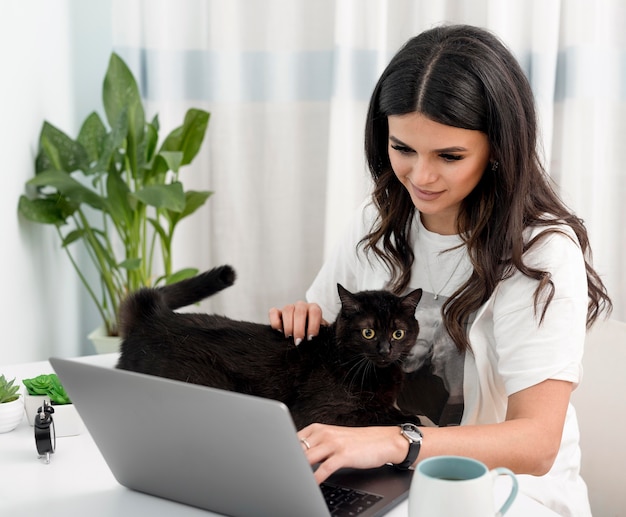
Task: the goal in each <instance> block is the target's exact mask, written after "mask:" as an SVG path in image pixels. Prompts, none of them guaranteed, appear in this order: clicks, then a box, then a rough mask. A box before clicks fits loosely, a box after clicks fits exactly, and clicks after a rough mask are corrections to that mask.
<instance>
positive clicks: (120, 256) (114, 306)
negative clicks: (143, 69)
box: [18, 53, 212, 335]
mask: <svg viewBox="0 0 626 517" xmlns="http://www.w3.org/2000/svg"><path fill="white" fill-rule="evenodd" d="M102 99H103V105H104V111H105V113H106V120H107V122H108V125H109V128H107V127H106V126H105V124H104V122H103V121H102V119H101V118H100V116H99V115H98V114H97V113H96V112H95V111H94V112H93V113H91V114H90V115H89V116H88V117H87V118H86V119H85V121H84V122H83V124H82V126H81V128H80V131H79V133H78V136H77V138H76V139H72V138H70V137H69V136H67V135H66V134H65V133H63V132H62V131H61V130H59V129H57V128H56V127H54V126H53V125H52V124H50V123H48V122H47V121H44V123H43V127H42V129H41V133H40V136H39V150H38V154H37V157H36V159H35V177H34V178H32V179H30V180H29V181H28V182H27V184H26V189H27V194H28V195H22V196H20V199H19V204H18V211H19V213H20V214H22V216H24V217H25V218H27V219H28V220H30V221H34V222H36V223H42V224H51V225H54V226H55V227H56V230H57V233H58V235H59V237H60V239H61V246H62V248H63V249H64V250H65V251H66V253H67V255H68V256H69V258H70V260H71V262H72V265H73V267H74V269H75V270H76V272H77V273H78V275H79V277H80V279H81V281H82V283H83V285H84V286H85V288H86V289H87V291H88V293H89V296H90V297H91V298H92V299H93V301H94V302H95V304H96V306H97V308H98V311H99V313H100V316H101V318H102V321H103V323H104V325H105V326H106V330H107V333H108V334H109V335H116V334H117V310H118V306H119V303H120V301H121V300H122V299H123V298H124V297H125V296H126V295H127V294H128V293H129V292H132V291H135V290H137V289H139V288H140V287H144V286H154V285H159V284H163V283H172V282H176V281H178V280H181V279H183V278H188V277H191V276H193V275H195V274H196V273H197V269H194V268H185V269H182V270H180V271H177V272H174V271H172V239H173V237H174V231H175V229H176V227H177V225H178V224H179V223H180V221H181V220H182V219H184V218H185V217H187V216H189V215H191V214H192V213H194V212H195V211H196V210H197V209H198V208H200V207H201V206H202V205H203V204H204V203H205V202H206V200H207V199H208V198H209V196H210V195H211V194H212V192H210V191H193V190H187V191H185V190H184V189H183V184H182V182H181V181H180V178H179V172H180V169H181V167H183V166H185V165H188V164H189V163H191V161H192V160H193V159H194V158H195V156H196V155H197V153H198V151H199V150H200V147H201V144H202V141H203V139H204V135H205V132H206V129H207V126H208V122H209V113H208V112H206V111H202V110H199V109H193V108H192V109H189V110H188V111H187V113H186V115H185V118H184V121H183V124H182V125H181V126H180V127H178V128H176V129H174V130H173V131H171V132H170V133H169V135H168V136H167V137H166V138H165V139H164V141H163V142H162V144H161V145H160V147H159V146H158V141H159V120H158V115H156V116H155V117H154V118H153V119H152V120H151V121H149V122H148V121H147V120H145V115H144V108H143V104H142V101H141V96H140V94H139V89H138V87H137V83H136V81H135V78H134V77H133V75H132V73H131V71H130V70H129V69H128V67H127V66H126V64H125V63H124V61H123V60H122V59H121V58H120V57H119V56H118V55H117V54H115V53H113V54H111V58H110V60H109V65H108V69H107V72H106V75H105V78H104V84H103V90H102ZM75 242H82V244H83V245H84V246H85V248H86V250H87V255H88V257H89V261H88V262H87V267H89V265H90V264H93V265H94V266H95V269H96V272H97V274H96V277H97V278H96V280H95V281H94V280H91V281H90V280H89V279H88V278H90V275H89V273H88V272H87V271H85V270H83V267H84V265H83V264H81V263H80V261H79V260H77V257H76V256H75V254H73V253H71V252H70V245H72V244H73V243H75ZM73 249H74V248H73ZM157 257H160V266H161V267H162V270H160V273H159V274H157V273H156V272H155V267H154V266H155V265H156V261H157V260H158V258H157ZM92 284H93V285H92Z"/></svg>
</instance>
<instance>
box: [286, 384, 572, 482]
mask: <svg viewBox="0 0 626 517" xmlns="http://www.w3.org/2000/svg"><path fill="white" fill-rule="evenodd" d="M571 391H572V383H570V382H565V381H557V380H546V381H544V382H541V383H539V384H537V385H535V386H532V387H530V388H527V389H525V390H522V391H520V392H518V393H515V394H513V395H511V396H510V397H509V399H508V410H507V415H506V421H504V422H502V423H499V424H488V425H473V426H461V427H442V428H436V427H423V428H422V431H423V434H424V441H423V443H422V447H421V449H420V453H419V456H418V460H417V461H418V462H419V461H420V460H423V459H425V458H428V457H431V456H438V455H443V454H445V455H449V454H451V455H459V456H468V457H472V458H475V459H477V460H480V461H482V462H483V463H485V464H486V465H487V466H488V467H489V468H494V467H508V468H510V469H511V470H513V471H514V472H516V473H518V474H533V475H543V474H545V473H547V472H548V471H549V470H550V468H551V467H552V464H553V462H554V459H555V457H556V455H557V453H558V450H559V446H560V443H561V435H562V432H563V425H564V423H565V415H566V412H567V407H568V404H569V399H570V394H571ZM298 436H299V437H300V438H305V439H306V441H307V443H308V444H309V445H310V449H307V448H306V447H305V446H304V445H303V448H304V449H305V452H306V455H307V458H308V460H309V463H310V464H311V465H314V464H317V463H319V464H320V466H319V468H318V469H317V470H316V472H315V477H316V479H317V481H318V483H321V482H322V481H324V480H325V479H326V478H327V477H328V476H330V475H331V474H332V473H333V472H335V471H336V470H338V469H339V468H342V467H353V468H374V467H379V466H381V465H384V464H385V463H401V462H402V461H403V460H404V458H405V457H406V455H407V451H408V442H407V440H406V439H405V438H404V437H402V436H401V435H400V432H399V430H398V428H396V427H393V426H392V427H361V428H351V427H338V426H328V425H323V424H312V425H310V426H308V427H305V428H304V429H302V430H301V431H300V432H299V433H298Z"/></svg>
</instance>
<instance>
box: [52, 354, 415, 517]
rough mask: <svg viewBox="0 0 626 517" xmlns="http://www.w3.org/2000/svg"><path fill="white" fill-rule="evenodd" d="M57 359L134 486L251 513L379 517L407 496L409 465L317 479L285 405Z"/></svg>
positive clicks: (80, 406)
mask: <svg viewBox="0 0 626 517" xmlns="http://www.w3.org/2000/svg"><path fill="white" fill-rule="evenodd" d="M50 363H51V364H52V367H53V368H54V370H55V372H56V373H57V374H58V376H59V378H60V379H61V382H62V384H63V386H64V387H65V389H66V390H67V392H68V394H69V396H70V398H71V399H72V401H73V403H74V404H75V406H76V409H77V410H78V413H79V414H80V416H81V418H82V419H83V421H84V423H85V426H86V427H87V429H88V430H89V433H90V434H91V436H92V437H93V439H94V441H95V443H96V445H97V446H98V448H99V449H100V452H101V453H102V456H103V457H104V459H105V461H106V462H107V464H108V466H109V468H110V469H111V471H112V472H113V475H114V476H115V478H116V479H117V481H118V482H119V483H120V484H122V485H124V486H126V487H128V488H130V489H133V490H137V491H140V492H144V493H147V494H151V495H155V496H158V497H163V498H166V499H170V500H174V501H178V502H181V503H185V504H188V505H191V506H195V507H199V508H203V509H207V510H211V511H213V512H216V513H220V514H225V515H232V516H246V517H249V516H255V517H256V516H268V517H281V516H285V517H293V516H294V515H298V516H299V517H308V516H310V517H320V516H324V515H355V514H356V515H359V516H363V517H372V516H380V515H384V514H385V513H387V512H388V511H389V510H390V509H391V508H393V507H394V506H396V505H397V504H398V503H400V502H401V501H402V500H404V499H405V498H406V497H407V495H408V490H409V486H410V482H411V475H412V471H399V470H397V469H395V468H393V467H381V468H379V469H371V470H354V469H344V470H341V471H339V472H337V473H336V474H334V475H333V476H331V478H329V479H328V481H327V482H326V483H324V484H323V485H322V486H319V485H318V484H317V483H316V481H315V478H314V477H313V470H312V468H311V466H310V465H309V464H308V462H307V460H306V458H305V455H304V453H303V451H302V446H301V444H300V442H299V440H298V438H297V436H296V428H295V426H294V424H293V421H292V419H291V415H290V414H289V410H288V409H287V407H286V406H285V405H284V404H282V403H280V402H277V401H273V400H268V399H263V398H259V397H252V396H249V395H242V394H239V393H233V392H230V391H224V390H218V389H214V388H207V387H205V386H198V385H195V384H188V383H184V382H179V381H173V380H169V379H163V378H160V377H154V376H150V375H144V374H138V373H134V372H128V371H125V370H118V369H115V368H110V367H106V366H98V365H93V364H88V363H85V362H82V361H80V360H71V359H59V358H50ZM337 487H341V488H339V489H337ZM334 489H337V490H338V491H339V493H342V492H343V493H346V492H353V491H355V490H356V493H352V496H351V497H355V498H357V500H359V498H361V499H360V500H361V501H362V504H357V507H360V510H359V509H358V508H357V509H355V510H353V511H355V512H357V511H358V512H359V513H343V510H342V505H344V504H345V503H340V502H339V501H340V499H341V496H339V499H337V496H332V495H330V496H327V495H325V493H326V492H329V491H333V490H334ZM327 497H329V498H330V499H328V501H327ZM335 507H337V508H336V509H335ZM329 508H330V509H329Z"/></svg>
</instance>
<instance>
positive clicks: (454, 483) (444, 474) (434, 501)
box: [409, 456, 518, 517]
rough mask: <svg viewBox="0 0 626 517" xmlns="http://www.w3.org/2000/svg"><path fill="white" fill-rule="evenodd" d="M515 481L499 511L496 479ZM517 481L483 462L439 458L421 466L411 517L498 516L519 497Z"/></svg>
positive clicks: (413, 491) (415, 476) (413, 484)
mask: <svg viewBox="0 0 626 517" xmlns="http://www.w3.org/2000/svg"><path fill="white" fill-rule="evenodd" d="M500 475H507V476H510V478H511V479H512V481H513V485H512V487H511V492H510V493H509V496H508V498H507V500H506V501H505V502H504V504H503V505H502V507H501V508H500V509H499V510H498V511H497V512H496V510H495V505H494V496H493V485H494V481H495V479H496V477H498V476H500ZM517 490H518V486H517V478H516V477H515V474H513V472H511V471H510V470H509V469H506V468H503V467H500V468H496V469H493V470H489V469H488V468H487V467H486V466H485V465H484V464H483V463H481V462H480V461H477V460H474V459H471V458H464V457H462V456H436V457H433V458H428V459H426V460H424V461H422V462H420V463H418V465H417V468H416V469H415V473H414V474H413V480H412V481H411V490H410V492H409V517H450V516H456V515H462V516H463V517H494V516H495V517H499V516H501V515H504V514H505V513H506V511H507V510H508V509H509V508H510V506H511V504H512V503H513V501H514V500H515V497H516V496H517Z"/></svg>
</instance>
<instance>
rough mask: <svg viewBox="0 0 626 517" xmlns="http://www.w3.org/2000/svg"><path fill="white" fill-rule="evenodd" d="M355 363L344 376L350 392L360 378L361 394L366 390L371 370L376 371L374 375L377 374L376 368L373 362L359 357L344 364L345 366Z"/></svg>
mask: <svg viewBox="0 0 626 517" xmlns="http://www.w3.org/2000/svg"><path fill="white" fill-rule="evenodd" d="M350 363H354V364H353V365H352V366H351V367H350V369H349V370H348V371H347V372H346V374H345V375H344V380H345V381H349V382H348V390H349V391H352V389H353V386H354V385H355V384H356V383H357V382H358V377H359V376H360V384H361V393H362V392H363V390H364V386H365V383H366V381H367V379H368V377H369V376H370V373H369V370H370V369H372V368H373V369H374V373H376V368H375V367H374V364H373V363H372V361H370V360H369V359H368V358H367V357H365V356H359V357H357V358H352V359H351V360H349V361H346V362H345V363H344V366H346V365H348V364H350Z"/></svg>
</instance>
